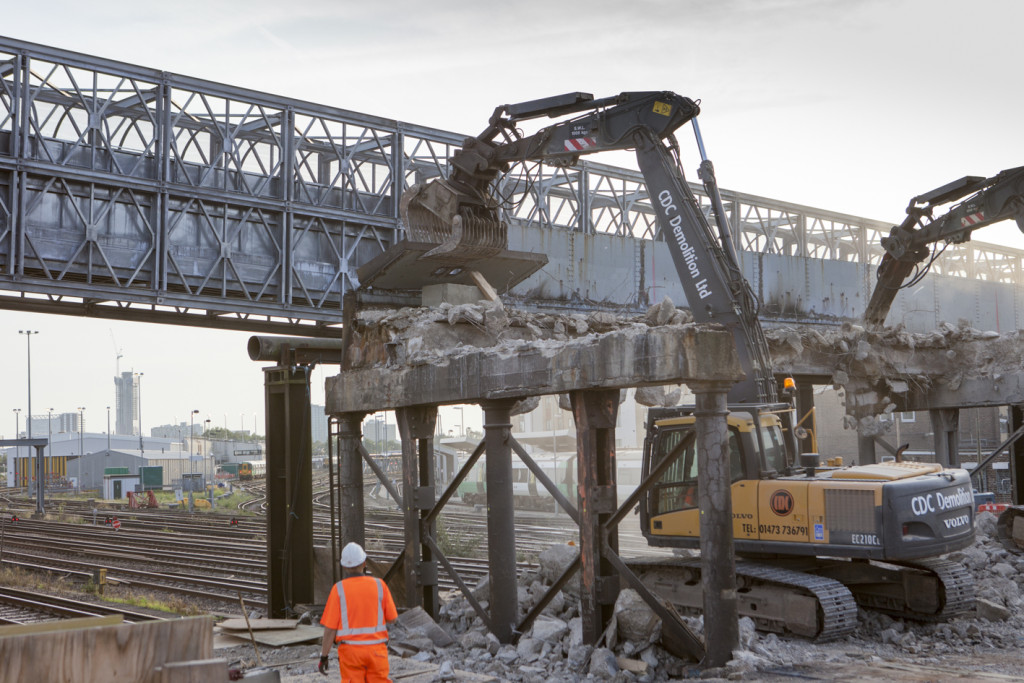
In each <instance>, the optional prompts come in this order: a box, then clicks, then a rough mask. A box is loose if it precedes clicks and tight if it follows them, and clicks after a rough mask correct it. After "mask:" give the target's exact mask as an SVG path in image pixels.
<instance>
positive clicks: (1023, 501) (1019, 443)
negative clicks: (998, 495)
mask: <svg viewBox="0 0 1024 683" xmlns="http://www.w3.org/2000/svg"><path fill="white" fill-rule="evenodd" d="M1021 426H1024V410H1022V409H1021V407H1020V406H1010V433H1011V434H1012V433H1014V432H1016V431H1017V430H1018V429H1020V428H1021ZM1009 459H1010V495H1011V498H1010V502H1011V503H1013V504H1014V505H1024V439H1017V440H1016V441H1014V442H1013V443H1012V444H1011V445H1010V458H1009Z"/></svg>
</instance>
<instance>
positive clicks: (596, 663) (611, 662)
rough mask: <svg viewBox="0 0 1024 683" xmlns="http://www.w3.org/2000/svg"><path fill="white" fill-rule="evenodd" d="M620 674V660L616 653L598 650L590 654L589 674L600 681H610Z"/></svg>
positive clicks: (602, 648)
mask: <svg viewBox="0 0 1024 683" xmlns="http://www.w3.org/2000/svg"><path fill="white" fill-rule="evenodd" d="M618 672H619V663H618V658H617V657H616V656H615V653H614V652H613V651H612V650H610V649H608V648H606V647H599V648H596V649H595V650H594V651H593V652H592V653H590V668H589V669H588V673H589V674H590V675H591V676H593V677H594V678H596V679H597V680H599V681H610V680H613V679H614V678H615V674H617V673H618Z"/></svg>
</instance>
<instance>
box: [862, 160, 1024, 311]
mask: <svg viewBox="0 0 1024 683" xmlns="http://www.w3.org/2000/svg"><path fill="white" fill-rule="evenodd" d="M964 197H967V198H966V199H964ZM961 199H963V201H961V202H960V203H959V204H956V205H955V206H953V207H952V208H950V209H949V210H948V211H947V212H946V213H944V214H942V215H941V216H938V217H936V218H933V217H932V214H933V213H934V211H935V209H936V208H937V207H939V206H942V205H944V204H949V203H950V202H955V201H958V200H961ZM1008 218H1013V219H1014V220H1016V221H1017V226H1018V227H1019V228H1020V229H1021V231H1022V232H1024V166H1022V167H1019V168H1011V169H1008V170H1005V171H1002V172H1000V173H998V174H997V175H994V176H992V177H991V178H982V177H979V176H966V177H964V178H961V179H960V180H956V181H954V182H952V183H949V184H947V185H943V186H942V187H939V188H936V189H934V190H932V191H931V192H927V193H925V194H923V195H919V196H917V197H914V198H913V199H912V200H911V201H910V205H909V206H908V207H907V218H906V219H905V220H904V221H903V222H902V223H901V224H899V225H897V226H895V227H893V229H892V230H891V231H890V233H889V236H888V237H884V238H882V248H883V249H885V255H884V256H883V257H882V263H881V264H880V265H879V266H878V271H877V277H878V282H877V283H876V285H875V291H874V292H872V294H871V299H870V300H869V301H868V305H867V308H865V310H864V321H865V322H866V323H867V324H868V325H874V326H881V325H882V324H884V323H885V317H886V315H888V313H889V308H890V307H891V306H892V302H893V299H895V298H896V293H897V292H899V290H900V289H903V288H904V287H907V286H909V285H908V284H905V282H906V281H907V279H908V278H911V276H913V277H912V278H911V282H910V284H913V283H916V282H917V280H918V279H919V278H920V277H921V276H923V275H924V273H926V272H927V269H928V265H930V263H931V260H934V259H935V258H936V257H937V256H938V253H935V254H933V247H932V245H934V244H937V243H940V242H941V243H943V244H960V243H962V242H966V241H968V240H969V239H971V233H972V232H974V231H975V230H977V229H979V228H983V227H985V226H987V225H991V224H993V223H998V222H999V221H1003V220H1006V219H1008ZM940 253H941V252H940ZM929 259H930V260H929ZM925 261H928V264H926V265H925V266H924V267H922V266H921V264H922V263H924V262H925Z"/></svg>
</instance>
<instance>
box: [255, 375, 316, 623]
mask: <svg viewBox="0 0 1024 683" xmlns="http://www.w3.org/2000/svg"><path fill="white" fill-rule="evenodd" d="M263 373H264V374H263V381H264V390H265V394H266V413H267V418H266V419H267V424H266V430H267V456H266V457H267V504H268V506H267V588H268V594H267V603H268V605H269V607H270V616H271V617H272V618H284V617H288V616H291V611H292V609H293V608H294V606H295V605H297V604H308V603H312V602H313V564H314V559H313V475H312V459H313V449H312V444H311V443H310V421H309V411H310V407H309V376H310V367H309V366H291V367H273V368H265V369H264V370H263Z"/></svg>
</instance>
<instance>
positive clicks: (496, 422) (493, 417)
mask: <svg viewBox="0 0 1024 683" xmlns="http://www.w3.org/2000/svg"><path fill="white" fill-rule="evenodd" d="M513 405H514V401H511V400H508V401H488V402H486V403H483V404H481V406H482V407H483V409H484V448H485V449H486V456H485V467H486V470H485V471H486V480H487V559H488V565H489V570H488V571H489V584H490V602H491V632H492V633H493V634H494V635H495V636H496V637H497V638H498V640H499V641H500V642H502V643H510V642H512V639H513V637H514V635H515V633H514V630H515V625H516V623H517V621H518V618H519V596H518V594H517V589H516V527H515V502H514V500H513V497H512V438H511V437H512V421H511V411H512V406H513Z"/></svg>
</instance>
